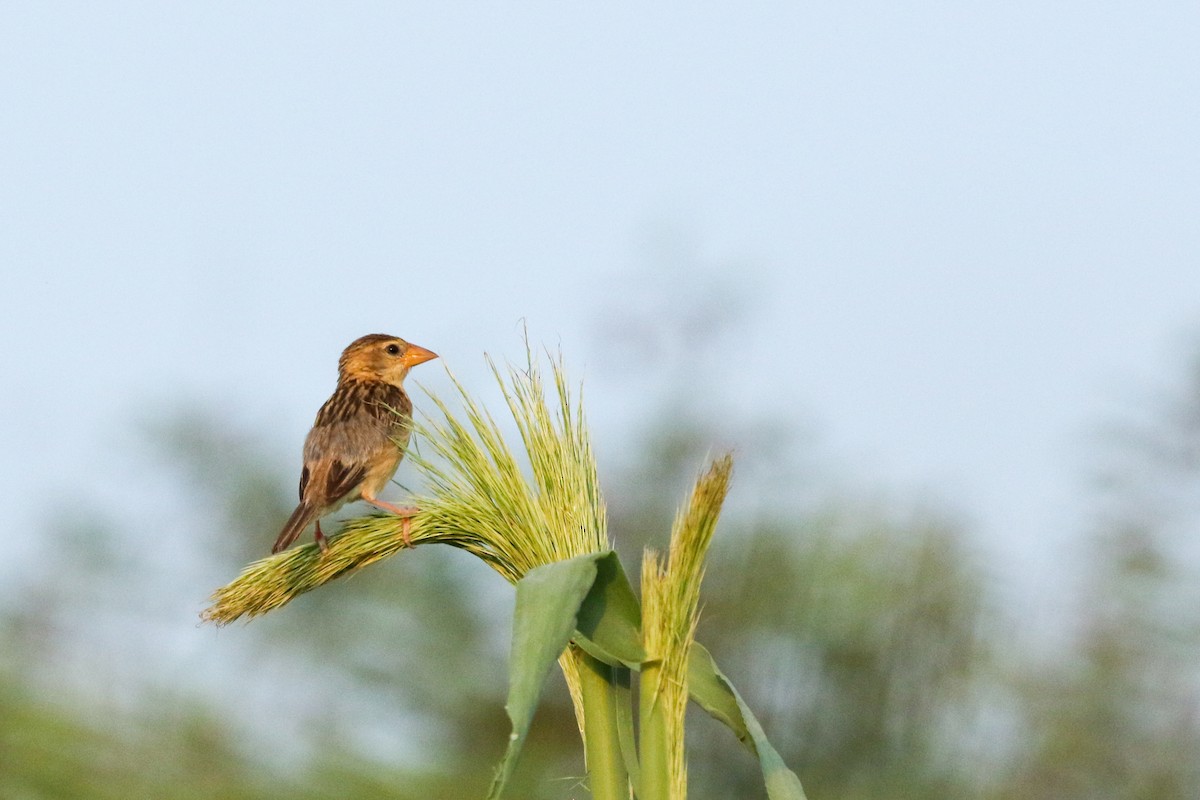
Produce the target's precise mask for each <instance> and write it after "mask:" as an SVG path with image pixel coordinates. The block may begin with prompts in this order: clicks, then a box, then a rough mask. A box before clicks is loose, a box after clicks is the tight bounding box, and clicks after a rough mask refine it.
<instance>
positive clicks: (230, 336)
mask: <svg viewBox="0 0 1200 800" xmlns="http://www.w3.org/2000/svg"><path fill="white" fill-rule="evenodd" d="M2 18H3V24H0V93H2V96H3V106H4V110H3V111H2V112H0V143H2V146H0V214H2V215H3V223H2V226H0V263H2V264H3V265H4V274H5V279H4V282H5V288H6V291H5V293H4V294H5V302H4V306H3V308H4V313H3V314H0V335H2V336H3V341H4V347H3V348H2V351H0V352H2V354H0V358H2V359H3V360H2V362H0V368H2V369H3V373H4V375H5V376H6V377H7V386H8V390H7V391H5V392H4V393H3V394H2V395H0V403H2V407H0V419H2V420H3V423H0V425H2V426H3V436H4V441H5V443H6V447H5V448H4V454H3V456H2V458H3V461H2V462H0V463H2V464H3V469H4V472H5V477H6V479H7V482H8V486H9V495H10V497H12V498H13V499H15V501H16V502H15V508H13V506H14V504H13V503H10V517H9V522H10V524H12V525H13V526H14V527H15V530H17V531H19V532H20V533H19V535H18V537H17V538H19V539H20V538H27V539H33V538H36V528H35V527H34V526H33V523H34V521H35V520H37V519H38V517H39V514H41V513H42V512H43V511H44V510H45V509H46V508H54V507H57V506H59V505H60V504H69V503H84V504H85V505H86V504H88V503H93V502H103V501H104V500H105V499H106V498H114V497H125V496H128V495H129V494H130V492H129V487H128V486H124V485H122V481H123V480H124V479H125V478H126V477H127V476H126V473H125V472H124V471H123V470H122V469H117V468H114V467H113V464H114V462H119V461H120V453H121V451H122V448H124V447H126V446H127V441H126V440H127V439H128V438H129V437H128V435H127V433H126V432H127V431H128V430H130V429H131V428H132V427H134V426H135V424H136V421H137V420H138V419H140V418H142V417H144V416H145V415H147V414H151V415H153V414H155V413H159V412H161V411H162V409H164V408H167V407H169V405H170V404H173V403H179V402H181V400H182V399H184V398H197V399H198V400H199V401H200V402H203V403H206V404H210V405H212V406H214V407H217V408H223V409H227V413H229V414H231V415H232V416H233V417H234V418H235V419H236V420H237V421H238V423H239V424H252V425H257V426H261V427H263V428H264V429H266V431H267V434H268V436H267V438H269V439H271V440H277V441H278V442H279V443H280V459H281V462H283V463H284V466H285V468H290V466H291V464H292V460H294V459H295V458H296V457H297V456H296V452H298V449H299V441H300V439H301V437H302V436H303V433H304V431H305V429H306V426H307V424H308V423H309V422H310V420H311V417H312V415H313V413H314V411H315V409H316V407H317V406H318V405H319V403H320V402H321V401H322V400H323V399H324V397H325V396H326V395H327V393H328V391H329V390H330V388H331V384H332V379H333V368H334V366H333V365H334V362H335V359H336V356H337V353H338V352H339V351H340V349H341V348H342V347H343V346H344V345H345V344H346V343H347V342H349V341H350V340H351V339H353V338H355V337H356V336H358V335H359V334H362V333H366V332H372V331H386V332H392V333H397V334H400V335H403V336H406V337H408V338H410V339H412V340H413V341H416V342H418V343H420V344H422V345H425V346H428V347H430V348H432V349H434V350H437V351H438V352H439V353H441V354H442V355H443V357H444V361H445V363H447V364H448V365H449V366H450V367H452V368H453V369H455V371H456V372H457V373H459V374H460V375H462V376H464V377H465V378H467V379H468V381H473V382H483V381H484V380H486V379H485V377H484V373H483V371H482V361H481V359H480V354H481V353H482V352H483V351H485V350H486V351H489V352H492V353H494V354H497V355H499V356H501V357H509V358H519V357H520V356H521V354H522V346H521V342H520V337H519V330H520V322H519V321H520V320H526V321H527V322H528V325H529V328H530V332H531V335H532V337H533V338H534V339H535V340H536V341H544V342H546V343H548V344H550V345H551V346H561V348H562V350H563V351H564V353H565V355H566V357H567V360H568V363H569V364H570V365H571V366H572V370H573V372H575V373H578V374H579V376H580V377H586V380H587V387H588V389H587V391H588V398H589V407H590V410H591V418H592V420H593V424H594V427H595V428H596V430H597V432H598V434H599V436H600V438H601V440H603V439H604V438H605V434H606V432H611V433H612V434H613V435H614V436H617V435H618V434H619V433H620V432H621V430H622V429H623V428H624V427H625V426H628V425H632V424H635V423H636V421H637V420H640V419H642V418H643V417H644V416H646V415H648V414H650V413H651V412H652V411H654V410H657V406H656V405H655V402H654V399H653V398H651V397H647V396H646V392H647V391H649V389H647V388H646V387H648V386H650V385H652V383H653V381H650V380H647V379H646V378H645V376H644V375H643V376H642V378H640V379H639V378H637V377H636V376H631V375H632V373H631V371H630V370H628V369H622V368H620V367H619V366H618V364H619V362H621V361H626V362H627V363H633V364H637V363H640V362H643V361H644V362H646V363H648V364H652V363H653V354H650V353H639V352H637V351H636V348H631V347H630V346H629V342H628V341H626V340H624V339H623V338H622V337H620V336H615V337H611V341H609V339H607V338H603V337H604V335H605V334H606V333H611V332H612V330H613V326H614V325H617V326H618V327H619V325H620V324H622V322H623V321H625V315H626V314H629V315H631V318H634V319H637V318H645V316H646V314H648V313H649V314H651V315H652V314H653V313H654V310H655V309H660V308H673V307H683V306H687V305H688V304H689V303H694V302H697V301H700V302H703V301H705V300H706V299H711V297H712V295H711V294H710V289H711V287H716V290H717V291H718V292H719V294H718V295H717V296H718V297H728V298H730V302H731V304H733V303H736V308H737V309H738V320H739V321H738V322H737V323H736V324H735V325H732V326H731V327H730V328H729V329H728V330H726V331H723V332H721V333H720V336H726V337H728V341H727V342H726V341H723V340H721V339H720V338H719V337H718V338H717V342H716V343H710V344H706V345H703V346H700V345H698V346H697V347H696V348H694V350H693V349H691V348H689V347H687V346H686V345H685V346H684V347H683V348H682V349H681V350H680V352H679V354H678V360H677V362H676V364H675V367H674V369H676V370H678V375H679V376H680V377H682V378H687V379H693V380H695V381H696V382H697V383H698V384H700V385H706V384H712V385H714V386H715V388H714V390H713V392H714V395H715V396H717V397H721V398H723V403H724V404H725V405H726V406H727V407H728V408H729V409H730V413H732V414H734V415H736V416H739V417H746V418H751V417H756V416H778V417H781V418H784V419H786V420H789V421H790V422H792V423H793V424H794V425H795V426H796V427H797V428H798V429H803V430H806V431H809V432H812V433H813V434H814V436H815V442H816V446H817V447H818V448H820V450H821V452H822V454H823V455H822V457H823V458H825V457H827V458H828V459H829V460H830V462H831V463H837V464H840V465H842V466H843V467H845V468H846V469H847V470H848V471H849V472H850V473H852V474H854V475H856V476H858V477H859V478H861V479H862V480H863V481H864V482H866V483H868V484H878V485H882V486H885V487H889V488H890V489H891V490H893V491H895V492H896V493H897V494H901V495H903V494H907V493H909V492H913V493H916V494H918V495H921V494H925V493H931V494H932V495H934V496H936V497H937V498H941V499H944V500H945V501H946V502H947V503H948V504H949V505H950V506H951V507H953V508H955V509H956V510H958V511H959V512H961V513H962V514H963V515H964V516H966V517H967V518H968V519H970V520H972V521H973V522H974V523H976V524H977V525H978V527H979V528H980V530H981V532H982V534H983V536H984V537H985V538H986V539H987V540H988V541H990V542H991V546H993V547H995V548H996V551H995V552H996V553H998V554H999V555H1000V556H1001V561H1002V562H1003V563H1006V564H1008V565H1010V566H1009V569H1010V570H1011V571H1013V572H1019V573H1026V572H1029V571H1030V570H1032V571H1033V573H1032V574H1038V573H1037V570H1039V569H1040V570H1043V571H1048V572H1047V573H1046V577H1047V579H1052V574H1051V573H1052V572H1053V570H1054V569H1056V568H1057V567H1056V566H1055V565H1056V564H1057V563H1058V561H1059V558H1060V556H1061V555H1062V553H1063V552H1066V551H1063V550H1060V549H1056V548H1064V547H1065V548H1068V549H1069V546H1070V542H1071V541H1072V537H1073V536H1075V535H1076V534H1078V533H1079V532H1080V526H1081V524H1082V521H1081V519H1080V516H1079V513H1078V512H1079V510H1080V508H1081V507H1082V500H1081V498H1082V497H1083V492H1084V483H1085V482H1084V478H1085V477H1086V476H1085V474H1084V468H1085V466H1086V464H1087V463H1088V461H1089V458H1090V455H1089V453H1090V450H1089V448H1090V447H1091V446H1092V440H1091V433H1092V430H1093V428H1094V426H1095V425H1097V424H1098V423H1100V422H1102V421H1103V420H1104V419H1106V415H1108V414H1111V413H1112V411H1113V409H1114V408H1121V407H1122V403H1124V402H1127V401H1128V402H1130V403H1133V404H1135V405H1136V403H1138V402H1139V401H1141V400H1143V399H1144V398H1145V397H1147V396H1148V395H1149V394H1151V393H1152V392H1153V390H1154V387H1156V386H1158V385H1161V384H1164V383H1169V382H1170V381H1171V379H1172V376H1173V375H1175V374H1176V373H1178V372H1179V371H1180V370H1181V368H1182V364H1183V361H1184V358H1185V357H1186V355H1187V354H1188V352H1189V348H1190V347H1191V346H1192V345H1193V344H1194V341H1193V334H1194V332H1195V330H1196V329H1197V328H1196V321H1197V319H1198V318H1200V270H1198V265H1200V226H1198V225H1197V219H1200V148H1197V144H1196V143H1197V142H1200V111H1198V110H1197V109H1198V108H1200V104H1197V102H1196V98H1197V97H1200V50H1198V49H1197V47H1196V42H1197V41H1200V8H1198V7H1197V6H1196V5H1195V4H1194V3H1182V2H1180V3H1155V4H1145V3H1099V4H1096V3H1083V2H1064V3H1052V4H1046V3H1029V2H1017V3H976V4H953V3H936V2H928V3H908V4H895V3H838V4H832V3H831V4H799V3H782V2H780V3H754V2H751V3H737V4H732V3H730V4H717V3H703V2H702V3H673V2H670V3H658V4H654V6H653V7H647V6H646V4H635V3H606V4H602V5H595V4H587V5H584V4H570V3H523V4H504V5H498V4H483V3H455V2H440V3H432V4H431V3H425V4H403V3H346V4H318V3H307V4H286V5H285V4H264V3H249V4H246V3H205V4H192V5H187V6H180V5H162V4H155V3H110V4H103V5H97V6H87V5H80V4H74V3H58V4H56V3H49V2H39V3H10V4H6V6H5V9H4V11H3V12H2ZM638 315H641V317H639V316H638ZM701 339H703V337H701ZM621 348H625V349H624V350H622V349H621ZM439 376H440V373H439V372H436V371H430V374H429V376H428V378H427V382H428V383H429V384H430V385H431V386H433V387H435V388H437V387H439V386H444V385H445V384H444V378H441V377H439ZM643 412H644V413H643ZM293 444H294V447H293ZM293 450H294V451H295V452H293ZM735 491H736V490H735ZM151 502H152V500H151V499H149V498H148V499H147V503H148V504H149V503H151ZM273 535H274V532H264V539H263V541H264V549H265V547H266V546H267V545H268V544H269V542H270V540H271V538H272V537H273ZM34 546H35V545H34V544H32V543H31V542H29V541H24V542H19V543H17V544H16V545H15V546H14V557H13V558H11V559H10V560H9V563H8V564H7V565H6V566H5V567H4V568H3V569H4V571H13V570H19V569H20V562H21V558H22V557H27V556H28V555H29V554H30V553H31V552H32V551H33V548H34Z"/></svg>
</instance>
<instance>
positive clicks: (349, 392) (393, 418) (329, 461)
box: [271, 333, 438, 553]
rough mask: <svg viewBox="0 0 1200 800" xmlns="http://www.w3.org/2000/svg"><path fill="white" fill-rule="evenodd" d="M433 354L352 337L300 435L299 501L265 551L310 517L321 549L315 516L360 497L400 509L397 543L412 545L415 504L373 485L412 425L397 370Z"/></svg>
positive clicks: (387, 476)
mask: <svg viewBox="0 0 1200 800" xmlns="http://www.w3.org/2000/svg"><path fill="white" fill-rule="evenodd" d="M437 357H438V356H437V353H434V352H433V351H431V350H426V349H425V348H424V347H420V346H418V345H415V344H410V343H409V342H406V341H404V340H403V339H401V338H399V337H398V336H390V335H388V334H383V333H371V334H368V335H366V336H362V337H360V338H358V339H355V340H354V341H353V342H351V343H350V345H349V346H348V347H347V348H346V349H345V350H344V351H343V352H342V355H341V357H340V358H339V359H338V380H337V388H336V389H334V391H333V395H332V396H330V398H329V399H328V400H326V401H325V404H324V405H322V406H321V410H320V411H318V412H317V418H316V421H315V422H313V426H312V430H310V431H309V432H308V436H307V437H306V438H305V440H304V468H303V470H302V471H301V472H300V504H299V505H298V506H296V510H295V511H293V512H292V515H291V517H289V518H288V521H287V523H285V524H284V526H283V530H282V531H280V533H279V538H277V539H276V540H275V545H274V546H273V547H272V548H271V552H272V553H278V552H281V551H282V550H285V549H287V548H288V546H290V545H291V544H292V542H294V541H296V538H297V537H298V536H299V535H300V534H301V533H303V532H304V529H305V528H307V527H308V525H309V523H311V522H313V521H316V532H315V534H314V536H315V537H316V541H317V545H318V546H319V547H320V548H321V552H322V553H324V552H325V551H326V550H328V548H329V544H328V542H327V541H326V538H325V534H324V533H322V532H321V518H322V517H324V516H326V515H327V514H331V513H332V512H334V511H336V510H337V509H338V508H341V506H342V505H344V504H345V503H348V502H353V501H355V500H359V499H362V500H365V501H366V502H368V503H370V504H371V505H373V506H376V507H377V508H381V509H384V510H385V511H391V512H392V513H394V514H398V515H400V516H401V517H403V518H404V523H403V526H402V528H401V534H402V535H403V537H404V543H405V544H406V545H408V546H410V547H411V546H412V540H411V538H410V537H409V530H408V529H409V518H410V517H411V516H412V515H413V514H415V513H416V511H417V509H415V508H412V507H403V506H395V505H392V504H391V503H387V502H384V501H383V500H380V499H379V492H380V491H381V490H382V489H383V487H384V486H386V485H387V482H388V481H389V480H391V478H392V475H394V474H395V472H396V468H397V467H398V466H399V465H400V460H401V459H402V458H404V451H405V448H406V447H407V446H408V440H409V436H410V435H411V433H412V400H410V399H409V397H408V394H407V393H405V391H404V378H405V377H406V376H407V375H408V371H409V370H410V369H412V368H413V367H415V366H416V365H417V364H423V363H425V362H426V361H431V360H433V359H435V358H437Z"/></svg>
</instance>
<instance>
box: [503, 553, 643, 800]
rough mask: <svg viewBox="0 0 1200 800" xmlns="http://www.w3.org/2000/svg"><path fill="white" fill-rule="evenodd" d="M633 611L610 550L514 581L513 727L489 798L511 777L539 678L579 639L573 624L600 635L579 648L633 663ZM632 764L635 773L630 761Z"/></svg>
mask: <svg viewBox="0 0 1200 800" xmlns="http://www.w3.org/2000/svg"><path fill="white" fill-rule="evenodd" d="M637 610H638V605H637V600H636V598H634V596H633V591H632V589H630V587H629V579H628V578H626V577H625V573H624V571H623V570H622V568H621V564H620V561H618V560H617V554H616V553H614V552H613V551H611V550H609V551H605V552H600V553H589V554H586V555H582V556H576V557H575V558H570V559H567V560H565V561H556V562H554V563H551V564H546V565H544V566H541V567H537V568H535V569H532V570H530V571H529V572H528V573H527V574H526V575H525V577H524V578H522V579H521V580H520V581H518V582H517V600H516V608H515V611H514V612H513V644H512V658H511V662H510V665H509V691H508V702H507V703H506V704H505V710H506V711H507V712H508V716H509V719H510V720H511V721H512V726H513V728H512V733H511V734H510V736H509V742H508V749H507V751H506V752H505V754H504V759H503V761H501V762H500V766H499V767H498V768H497V770H496V776H495V778H494V779H493V781H492V787H491V790H490V791H489V793H488V798H489V800H495V799H496V798H498V797H500V795H501V793H502V792H503V791H504V787H505V785H506V784H507V782H508V779H509V777H510V776H511V775H512V771H513V768H514V767H515V766H516V760H517V756H518V754H519V753H520V752H521V748H522V746H523V745H524V743H525V737H526V735H527V734H528V733H529V726H530V724H531V723H532V722H533V715H534V712H535V711H536V709H537V704H538V699H539V697H540V696H541V692H542V685H543V684H544V683H545V682H546V676H547V675H548V674H549V672H550V670H551V668H552V667H553V666H554V663H555V662H556V661H557V659H558V657H559V655H560V654H561V653H562V652H563V650H564V649H566V647H567V644H568V643H569V642H570V641H571V639H572V638H575V639H577V640H582V639H583V638H584V637H582V636H581V635H579V634H578V633H577V628H579V627H580V626H581V625H582V626H584V627H586V628H587V629H588V630H590V631H591V632H592V633H593V634H594V635H597V636H598V638H599V639H600V640H601V641H600V643H599V644H594V645H591V646H590V647H589V648H585V651H590V650H591V649H593V648H594V649H595V650H597V651H598V652H603V653H605V654H609V658H612V659H615V660H616V662H617V663H616V666H622V667H623V665H624V664H625V660H628V661H629V662H631V663H633V664H635V665H638V664H640V661H639V659H640V658H641V657H642V656H641V642H640V636H639V634H638V629H637V625H638V620H639V617H638V612H637ZM599 660H604V661H605V663H609V661H607V660H606V659H599ZM621 724H622V726H623V725H624V720H622V722H621ZM629 726H630V730H629V731H622V732H621V734H622V739H624V738H625V736H626V735H628V737H629V738H630V739H632V735H633V733H632V718H630V722H629ZM632 766H633V768H634V774H636V765H632Z"/></svg>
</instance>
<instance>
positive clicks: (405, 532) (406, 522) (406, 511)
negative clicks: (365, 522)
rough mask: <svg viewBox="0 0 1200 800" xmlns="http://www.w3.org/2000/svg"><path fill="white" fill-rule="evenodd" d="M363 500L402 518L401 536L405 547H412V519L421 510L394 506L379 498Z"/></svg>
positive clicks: (413, 507)
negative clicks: (410, 531)
mask: <svg viewBox="0 0 1200 800" xmlns="http://www.w3.org/2000/svg"><path fill="white" fill-rule="evenodd" d="M363 500H366V501H367V502H368V503H370V504H371V505H373V506H375V507H376V508H382V509H383V510H384V511H390V512H392V513H393V514H395V515H396V516H398V517H400V535H401V536H402V537H404V546H405V547H412V535H411V534H410V533H409V529H410V528H412V517H413V515H415V514H416V513H417V512H419V511H420V510H421V509H419V508H417V507H416V506H394V505H392V504H391V503H389V502H387V501H385V500H380V499H379V498H377V497H367V496H366V495H365V494H364V495H363Z"/></svg>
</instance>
